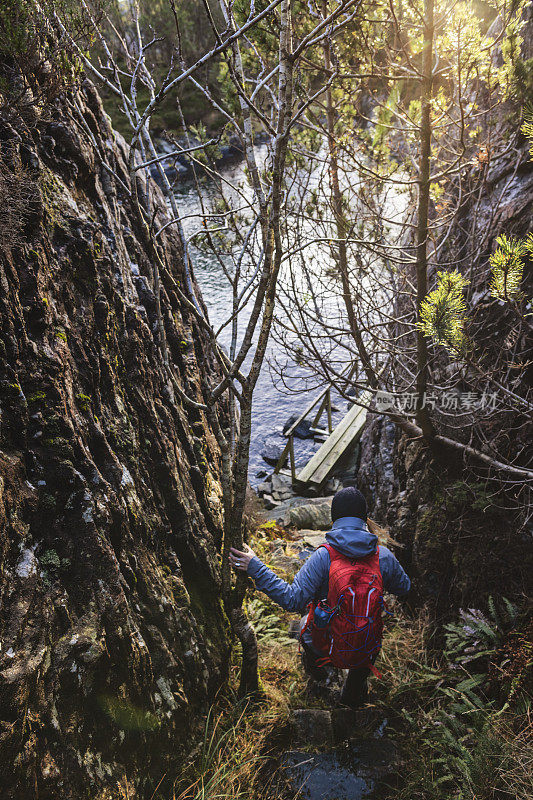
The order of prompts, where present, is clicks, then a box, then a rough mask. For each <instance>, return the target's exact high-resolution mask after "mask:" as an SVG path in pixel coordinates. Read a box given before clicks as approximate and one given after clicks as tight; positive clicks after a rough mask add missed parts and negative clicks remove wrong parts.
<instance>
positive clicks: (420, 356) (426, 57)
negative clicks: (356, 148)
mask: <svg viewBox="0 0 533 800" xmlns="http://www.w3.org/2000/svg"><path fill="white" fill-rule="evenodd" d="M433 6H434V0H424V50H423V56H422V72H423V81H422V104H421V123H420V159H419V175H418V219H417V229H416V316H417V321H418V322H420V321H421V318H420V309H421V305H422V301H423V300H424V298H425V297H426V295H427V290H428V281H427V245H428V213H429V190H430V180H429V178H430V160H431V97H432V93H433V74H432V67H433V37H434V27H433ZM416 361H417V376H416V393H417V412H416V419H417V422H418V425H419V426H420V428H421V430H422V432H423V434H424V436H425V437H426V438H428V439H430V438H431V437H432V436H433V425H432V423H431V420H430V418H429V413H428V408H427V405H425V396H426V391H427V383H428V347H427V340H426V337H425V336H424V334H423V333H422V331H421V330H420V329H417V332H416Z"/></svg>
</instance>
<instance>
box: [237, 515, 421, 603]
mask: <svg viewBox="0 0 533 800" xmlns="http://www.w3.org/2000/svg"><path fill="white" fill-rule="evenodd" d="M326 541H327V542H328V544H330V545H331V546H332V547H334V548H335V549H336V550H338V551H339V552H340V553H343V554H344V555H346V556H350V557H351V558H362V557H363V556H368V555H370V554H371V553H375V552H376V547H377V543H378V537H377V536H375V534H373V533H370V531H369V530H368V528H367V527H366V523H365V522H364V521H363V520H362V519H359V518H358V517H341V519H338V520H336V521H335V522H334V523H333V527H332V529H331V530H330V531H329V533H326ZM329 567H330V557H329V553H328V551H327V550H326V548H325V547H319V548H318V549H317V550H315V552H314V553H313V554H312V555H311V556H310V557H309V558H308V559H307V561H306V562H305V564H304V565H303V567H302V568H301V569H300V571H299V572H298V573H297V574H296V575H295V577H294V580H293V582H292V583H287V582H286V581H284V580H282V579H281V578H279V577H278V576H277V575H276V574H275V573H274V572H272V570H271V569H269V568H268V567H267V566H265V564H263V562H262V561H261V560H260V559H259V558H257V556H254V558H252V560H251V561H250V563H249V564H248V570H247V574H248V575H249V576H250V578H253V580H254V581H255V585H256V588H257V589H260V591H262V592H264V593H265V594H267V595H268V596H269V597H270V598H271V600H274V602H276V603H278V604H279V605H280V606H281V607H282V608H284V609H285V610H286V611H299V612H301V613H303V612H304V611H305V609H306V607H307V605H308V603H310V602H311V601H312V600H314V601H315V602H316V601H318V600H323V599H325V598H326V597H327V594H328V579H329ZM379 567H380V569H381V575H382V577H383V586H384V588H385V589H386V591H388V592H392V594H395V595H397V596H398V597H403V596H404V595H406V594H407V592H408V591H409V589H410V588H411V581H410V580H409V578H408V577H407V575H406V573H405V572H404V570H403V567H402V566H401V565H400V563H399V561H398V560H397V558H396V557H395V556H394V555H393V554H392V553H391V551H390V550H389V549H388V548H387V547H383V546H382V545H380V548H379Z"/></svg>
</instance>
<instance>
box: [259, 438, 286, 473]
mask: <svg viewBox="0 0 533 800" xmlns="http://www.w3.org/2000/svg"><path fill="white" fill-rule="evenodd" d="M285 444H286V442H285V441H284V440H283V439H282V438H281V436H280V435H279V434H277V433H273V434H270V435H269V436H267V437H266V438H265V441H264V442H263V447H262V448H261V458H262V459H263V461H266V463H267V464H271V465H272V466H273V467H275V466H276V464H277V463H278V461H279V459H280V456H281V454H282V453H283V448H284V447H285Z"/></svg>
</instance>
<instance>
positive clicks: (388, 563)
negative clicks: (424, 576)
mask: <svg viewBox="0 0 533 800" xmlns="http://www.w3.org/2000/svg"><path fill="white" fill-rule="evenodd" d="M379 568H380V570H381V577H382V578H383V586H384V587H385V589H386V590H387V592H391V594H395V595H396V596H397V597H405V595H406V594H407V593H408V591H409V589H410V588H411V581H410V580H409V576H408V575H407V573H406V571H405V570H404V568H403V567H402V565H401V564H400V562H399V561H398V559H397V558H396V556H395V555H393V553H391V551H390V550H389V548H388V547H382V546H381V545H380V546H379Z"/></svg>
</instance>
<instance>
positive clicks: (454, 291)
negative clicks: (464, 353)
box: [418, 270, 468, 352]
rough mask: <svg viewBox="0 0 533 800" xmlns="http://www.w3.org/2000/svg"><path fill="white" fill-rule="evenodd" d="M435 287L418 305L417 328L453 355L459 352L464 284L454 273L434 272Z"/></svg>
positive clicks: (461, 337) (458, 274) (462, 322)
mask: <svg viewBox="0 0 533 800" xmlns="http://www.w3.org/2000/svg"><path fill="white" fill-rule="evenodd" d="M437 280H438V283H437V288H436V289H434V290H433V291H432V292H430V293H429V294H428V296H427V297H426V298H425V300H424V301H423V302H422V304H421V306H420V321H419V322H418V327H419V329H420V330H421V331H422V333H423V334H424V336H427V337H428V338H430V339H433V340H434V341H435V342H436V344H440V345H443V346H444V347H446V348H447V349H448V350H452V351H453V352H457V351H458V350H461V349H463V347H464V345H465V337H464V333H463V328H464V324H465V313H466V304H465V299H464V294H463V289H464V287H465V286H466V285H467V284H468V281H467V280H466V279H465V278H463V276H462V275H461V274H460V273H459V272H457V270H455V271H454V272H437Z"/></svg>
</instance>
